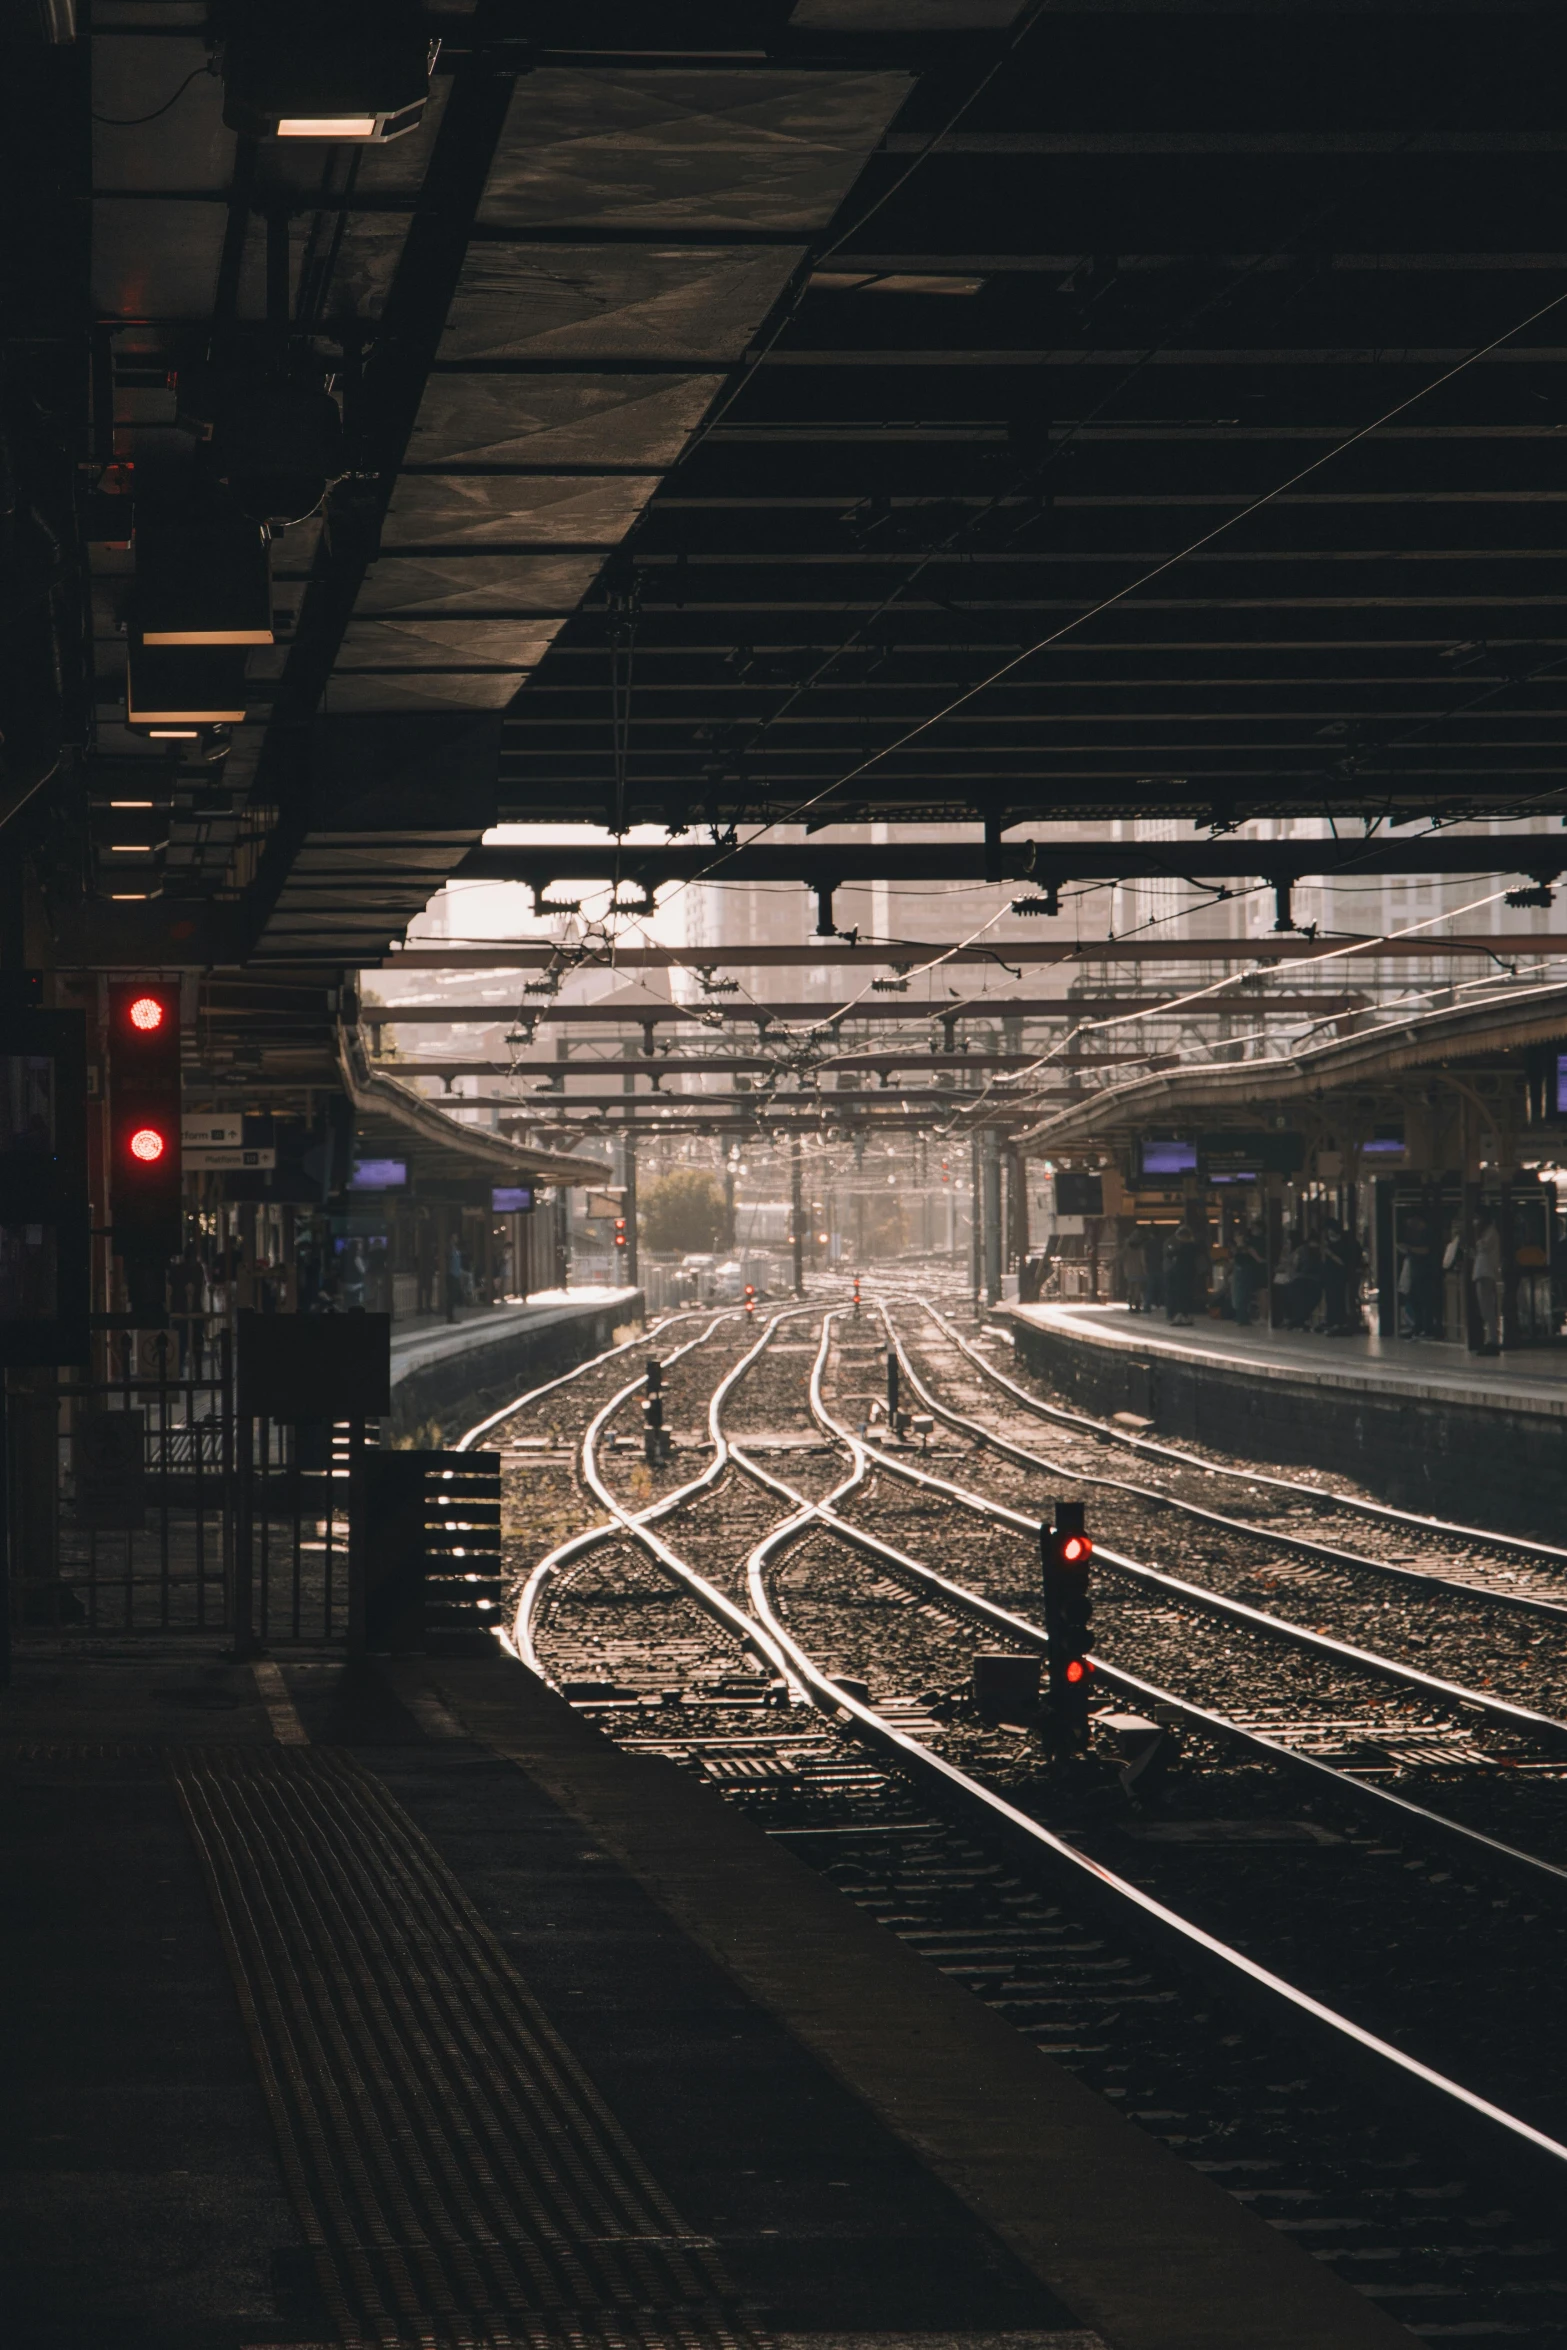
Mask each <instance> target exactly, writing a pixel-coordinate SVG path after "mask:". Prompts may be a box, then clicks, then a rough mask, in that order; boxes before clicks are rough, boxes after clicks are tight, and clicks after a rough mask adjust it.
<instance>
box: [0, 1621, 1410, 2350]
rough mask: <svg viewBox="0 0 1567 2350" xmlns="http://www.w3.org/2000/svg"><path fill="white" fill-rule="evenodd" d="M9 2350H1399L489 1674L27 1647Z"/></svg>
mask: <svg viewBox="0 0 1567 2350" xmlns="http://www.w3.org/2000/svg"><path fill="white" fill-rule="evenodd" d="M0 1785H3V1789H4V1794H3V1798H0V1869H3V1871H4V1882H5V1884H6V1887H7V1891H8V1900H7V1904H6V1925H5V1928H4V1933H3V1937H0V1939H3V1949H4V1970H3V1981H0V2017H3V2023H0V2034H3V2036H4V2038H5V2040H6V2042H7V2044H8V2053H7V2057H6V2078H7V2095H6V2112H7V2117H8V2126H7V2132H6V2147H5V2156H4V2160H3V2163H0V2338H3V2339H4V2341H5V2342H6V2344H7V2350H88V2345H89V2344H90V2345H92V2346H93V2350H101V2346H102V2345H103V2344H106V2343H113V2344H114V2345H115V2350H247V2346H252V2345H253V2346H255V2350H261V2346H262V2345H271V2346H276V2350H284V2346H285V2345H286V2346H291V2350H307V2346H309V2345H323V2346H324V2345H326V2344H329V2343H333V2342H336V2343H339V2344H342V2345H344V2346H345V2350H355V2346H368V2345H369V2344H372V2343H373V2344H375V2345H377V2350H403V2346H407V2350H412V2345H414V2344H416V2343H417V2344H420V2345H424V2346H427V2350H435V2346H437V2345H439V2346H440V2350H458V2346H459V2345H461V2346H464V2350H480V2346H485V2350H508V2346H510V2345H518V2346H521V2345H523V2344H526V2345H527V2346H528V2350H550V2346H551V2345H553V2344H557V2343H558V2344H560V2345H561V2346H562V2350H565V2346H566V2345H567V2344H570V2345H572V2346H573V2350H632V2346H636V2350H666V2346H667V2350H676V2346H677V2345H678V2346H679V2350H735V2346H736V2345H740V2344H745V2343H750V2342H757V2341H761V2342H769V2341H770V2342H772V2343H775V2344H777V2345H778V2346H779V2350H892V2346H893V2345H894V2344H896V2345H898V2350H1100V2345H1103V2346H1104V2350H1258V2346H1259V2345H1261V2344H1264V2343H1266V2344H1267V2345H1268V2346H1269V2350H1378V2346H1381V2350H1392V2345H1394V2344H1396V2343H1398V2342H1400V2341H1406V2342H1407V2340H1408V2338H1409V2337H1408V2336H1407V2335H1406V2334H1405V2333H1403V2331H1402V2330H1401V2329H1400V2328H1399V2327H1397V2326H1396V2325H1395V2324H1393V2323H1392V2321H1391V2320H1390V2319H1388V2318H1387V2317H1386V2316H1385V2315H1383V2314H1381V2313H1380V2312H1379V2311H1377V2310H1376V2309H1375V2308H1374V2307H1373V2306H1372V2304H1371V2303H1369V2302H1367V2301H1365V2300H1362V2299H1361V2298H1360V2297H1359V2296H1358V2295H1356V2294H1355V2293H1353V2292H1352V2291H1351V2290H1350V2289H1349V2288H1348V2287H1347V2286H1346V2285H1344V2284H1343V2283H1341V2282H1340V2281H1339V2280H1338V2279H1337V2278H1336V2277H1335V2276H1333V2275H1332V2274H1331V2273H1330V2272H1328V2271H1327V2270H1325V2269H1324V2268H1323V2267H1322V2266H1320V2265H1319V2264H1318V2263H1317V2262H1315V2261H1313V2260H1312V2259H1310V2258H1309V2257H1308V2256H1307V2255H1306V2253H1304V2252H1303V2251H1302V2250H1301V2249H1300V2248H1299V2247H1298V2246H1297V2245H1296V2244H1295V2243H1293V2242H1291V2241H1290V2240H1288V2239H1286V2238H1285V2237H1283V2236H1281V2235H1279V2234H1276V2233H1275V2232H1273V2231H1272V2230H1271V2229H1269V2228H1268V2227H1267V2226H1266V2225H1265V2224H1264V2223H1263V2222H1262V2221H1261V2220H1259V2219H1257V2218H1256V2217H1255V2216H1254V2215H1253V2214H1251V2213H1250V2212H1248V2211H1246V2210H1244V2209H1243V2208H1242V2207H1241V2205H1240V2204H1239V2203H1237V2202H1235V2201H1233V2200H1232V2199H1231V2198H1230V2197H1229V2196H1228V2195H1226V2194H1225V2193H1224V2192H1223V2191H1222V2190H1221V2189H1220V2188H1219V2187H1218V2186H1217V2185H1216V2184H1215V2183H1214V2182H1213V2181H1212V2180H1210V2179H1208V2178H1205V2177H1203V2176H1201V2175H1200V2174H1199V2173H1198V2172H1197V2171H1196V2170H1194V2169H1191V2168H1188V2167H1187V2166H1186V2165H1185V2164H1183V2163H1182V2162H1181V2161H1180V2160H1179V2159H1178V2158H1177V2156H1176V2155H1174V2154H1173V2153H1171V2152H1170V2151H1169V2150H1168V2149H1166V2148H1165V2147H1164V2146H1162V2145H1160V2144H1159V2143H1158V2142H1157V2141H1156V2140H1154V2139H1153V2138H1151V2137H1147V2136H1145V2135H1143V2134H1142V2133H1140V2132H1139V2131H1138V2130H1137V2129H1136V2128H1135V2127H1134V2126H1133V2125H1132V2124H1131V2123H1130V2122H1128V2121H1126V2120H1125V2119H1123V2118H1122V2117H1121V2116H1120V2115H1119V2114H1118V2113H1116V2112H1115V2111H1114V2110H1113V2109H1112V2107H1111V2106H1110V2105H1109V2104H1108V2103H1106V2102H1104V2101H1103V2100H1101V2099H1100V2098H1099V2097H1098V2096H1097V2095H1095V2094H1094V2092H1093V2091H1091V2090H1090V2089H1088V2088H1087V2087H1085V2086H1084V2085H1082V2084H1081V2083H1079V2082H1077V2081H1075V2080H1074V2079H1073V2078H1072V2077H1071V2076H1070V2075H1069V2074H1067V2073H1065V2072H1064V2071H1062V2070H1060V2069H1059V2068H1057V2067H1056V2066H1055V2065H1053V2064H1052V2063H1051V2062H1050V2061H1049V2060H1048V2059H1047V2058H1045V2057H1043V2056H1042V2055H1040V2054H1039V2053H1038V2051H1037V2050H1035V2049H1033V2048H1032V2047H1029V2046H1028V2045H1027V2044H1025V2043H1024V2042H1023V2041H1022V2040H1021V2039H1020V2038H1019V2037H1018V2036H1017V2035H1016V2034H1015V2033H1014V2031H1013V2029H1012V2027H1011V2026H1010V2025H1009V2024H1008V2023H1006V2022H1005V2021H1004V2020H1003V2019H1002V2018H1000V2017H998V2016H997V2015H995V2014H994V2013H993V2012H992V2011H991V2010H990V2009H988V2008H986V2007H985V2006H983V2005H982V2004H981V2003H980V2002H979V2001H978V2000H977V1999H976V1998H974V1997H973V1996H972V1995H971V1994H970V1993H969V1992H968V1991H967V1990H966V1989H964V1988H962V1987H961V1986H959V1985H957V1984H955V1983H954V1982H952V1981H951V1980H950V1979H948V1978H947V1977H946V1976H944V1975H943V1974H942V1973H940V1972H939V1971H937V1970H936V1969H935V1968H933V1967H931V1966H930V1965H929V1964H928V1963H927V1962H926V1961H925V1960H924V1959H923V1958H921V1957H919V1956H918V1955H916V1954H915V1953H914V1952H912V1951H911V1950H909V1949H908V1948H907V1947H906V1946H905V1945H904V1944H902V1943H901V1942H899V1941H898V1940H896V1939H895V1938H894V1936H892V1935H891V1934H889V1933H887V1932H886V1931H885V1930H884V1929H883V1928H881V1927H880V1926H879V1925H877V1924H876V1923H875V1922H874V1921H873V1920H872V1919H870V1918H868V1917H867V1916H865V1915H864V1914H863V1913H862V1912H860V1911H859V1910H857V1909H856V1908H854V1907H853V1906H852V1905H851V1904H850V1903H849V1902H847V1901H846V1900H845V1899H843V1897H842V1896H840V1895H839V1894H838V1893H837V1892H836V1891H834V1890H833V1888H832V1887H831V1886H830V1885H829V1884H827V1883H825V1882H824V1881H823V1880H822V1879H821V1878H819V1877H817V1876H815V1875H813V1874H812V1873H811V1872H810V1871H809V1870H808V1869H807V1868H805V1866H804V1865H803V1864H802V1863H800V1862H799V1861H798V1860H796V1859H795V1858H794V1857H793V1856H792V1855H791V1854H790V1853H788V1852H787V1851H785V1850H783V1849H781V1848H780V1847H779V1846H778V1845H777V1844H776V1843H774V1842H772V1841H770V1840H769V1839H768V1837H767V1836H766V1834H765V1833H764V1832H763V1830H762V1829H761V1828H760V1827H759V1826H757V1825H756V1824H755V1823H754V1822H753V1821H752V1820H750V1819H748V1818H746V1817H744V1816H742V1815H740V1814H739V1813H737V1812H735V1811H732V1810H729V1809H726V1808H725V1806H724V1804H723V1801H722V1799H721V1797H719V1796H718V1795H717V1794H716V1793H715V1792H713V1791H710V1790H709V1789H707V1788H706V1787H704V1786H703V1785H701V1784H700V1783H699V1782H697V1781H696V1780H695V1779H693V1778H690V1777H687V1776H684V1775H682V1774H681V1773H680V1772H679V1771H677V1770H676V1769H675V1767H674V1766H673V1765H671V1764H669V1763H666V1762H662V1761H657V1760H653V1759H651V1758H648V1757H644V1756H632V1755H629V1754H626V1753H624V1752H622V1751H621V1750H620V1749H619V1748H617V1747H615V1746H614V1745H612V1744H611V1743H610V1742H609V1741H607V1740H606V1739H604V1738H603V1737H602V1736H600V1735H599V1733H598V1732H596V1731H595V1730H593V1729H591V1728H590V1727H589V1726H588V1725H587V1724H586V1723H585V1722H584V1721H582V1719H581V1718H580V1717H579V1716H578V1715H576V1714H575V1713H573V1712H572V1711H571V1709H570V1708H569V1707H568V1706H567V1705H566V1704H565V1703H564V1701H562V1700H561V1699H559V1698H557V1697H556V1696H554V1695H553V1694H552V1693H551V1692H549V1691H548V1690H547V1689H545V1688H544V1687H543V1685H542V1684H540V1683H539V1682H537V1681H536V1680H534V1679H533V1678H532V1677H531V1676H530V1675H528V1674H527V1673H525V1672H524V1671H523V1669H522V1668H521V1667H520V1666H517V1665H515V1664H513V1663H512V1662H510V1660H508V1659H505V1658H504V1657H502V1656H501V1655H500V1654H499V1652H497V1654H496V1656H495V1657H494V1658H493V1659H490V1658H481V1659H476V1660H471V1661H467V1660H465V1661H463V1662H460V1663H442V1664H441V1665H439V1666H438V1667H436V1666H426V1665H424V1664H420V1663H407V1664H399V1665H389V1664H380V1665H364V1666H361V1667H359V1668H358V1669H357V1671H356V1670H351V1669H345V1668H344V1667H343V1665H342V1664H341V1663H340V1662H329V1661H327V1660H324V1659H322V1660H315V1661H312V1660H309V1659H304V1660H297V1661H290V1662H289V1663H288V1664H286V1665H283V1666H279V1665H277V1664H273V1663H270V1662H263V1663H261V1664H258V1665H254V1666H242V1665H240V1664H238V1663H236V1662H235V1661H234V1660H233V1659H232V1658H231V1657H226V1656H224V1655H223V1654H221V1653H220V1652H219V1651H218V1650H217V1649H216V1647H214V1648H212V1649H211V1650H209V1651H206V1652H197V1651H196V1650H194V1649H193V1648H192V1647H191V1646H190V1645H189V1644H186V1645H184V1646H183V1647H181V1649H180V1650H179V1651H178V1652H177V1653H176V1652H175V1651H174V1650H173V1649H172V1648H170V1647H165V1648H164V1649H162V1650H161V1651H160V1650H157V1649H154V1648H151V1647H149V1646H148V1645H146V1644H142V1645H140V1646H139V1647H138V1648H136V1650H135V1651H134V1652H132V1651H131V1650H130V1648H129V1646H128V1645H126V1646H122V1647H121V1648H120V1649H118V1650H113V1649H110V1648H107V1647H104V1648H102V1649H100V1650H99V1651H98V1652H97V1653H95V1654H83V1655H78V1656H75V1657H72V1658H71V1659H69V1660H67V1661H62V1660H61V1658H60V1657H59V1656H58V1654H56V1655H54V1656H45V1655H43V1654H42V1653H40V1654H39V1655H38V1656H36V1657H31V1656H29V1654H28V1653H27V1652H26V1651H25V1650H24V1652H23V1654H22V1656H21V1658H20V1659H19V1665H18V1677H17V1680H16V1682H15V1684H14V1686H13V1687H12V1688H11V1689H10V1690H9V1691H8V1692H7V1693H6V1694H5V1696H4V1698H3V1699H0Z"/></svg>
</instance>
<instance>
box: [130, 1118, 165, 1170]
mask: <svg viewBox="0 0 1567 2350" xmlns="http://www.w3.org/2000/svg"><path fill="white" fill-rule="evenodd" d="M167 1148H168V1143H167V1142H166V1140H165V1139H164V1137H163V1136H162V1135H161V1134H160V1133H159V1132H158V1129H157V1128H156V1126H138V1127H137V1129H136V1131H135V1133H134V1134H133V1135H132V1136H131V1157H132V1158H133V1159H140V1161H141V1163H142V1165H143V1166H144V1167H152V1166H156V1164H157V1162H158V1161H159V1159H161V1158H162V1156H163V1154H164V1152H165V1151H166V1150H167Z"/></svg>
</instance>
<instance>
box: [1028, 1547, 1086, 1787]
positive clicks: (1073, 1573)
mask: <svg viewBox="0 0 1567 2350" xmlns="http://www.w3.org/2000/svg"><path fill="white" fill-rule="evenodd" d="M1053 1521H1054V1522H1053V1523H1052V1524H1050V1525H1047V1526H1042V1527H1041V1528H1040V1530H1039V1541H1040V1549H1041V1551H1042V1553H1043V1565H1044V1582H1045V1632H1046V1635H1047V1637H1048V1639H1049V1643H1050V1650H1049V1664H1050V1724H1051V1730H1052V1734H1053V1736H1054V1738H1055V1741H1056V1743H1057V1744H1058V1745H1059V1746H1061V1747H1064V1748H1066V1749H1068V1750H1069V1751H1081V1749H1082V1748H1083V1747H1085V1746H1086V1745H1087V1744H1088V1698H1089V1691H1090V1689H1091V1688H1092V1685H1093V1673H1094V1667H1093V1661H1092V1659H1091V1658H1090V1656H1089V1654H1088V1626H1089V1621H1090V1619H1091V1617H1092V1615H1093V1603H1092V1601H1091V1600H1090V1598H1089V1595H1088V1577H1089V1569H1090V1566H1091V1563H1092V1560H1093V1555H1094V1546H1093V1543H1092V1542H1091V1541H1090V1540H1089V1537H1088V1534H1087V1532H1086V1531H1085V1529H1084V1525H1083V1504H1082V1503H1081V1502H1080V1501H1058V1502H1057V1503H1056V1504H1055V1507H1054V1511H1053Z"/></svg>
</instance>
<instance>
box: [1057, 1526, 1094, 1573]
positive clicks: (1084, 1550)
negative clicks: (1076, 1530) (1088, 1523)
mask: <svg viewBox="0 0 1567 2350" xmlns="http://www.w3.org/2000/svg"><path fill="white" fill-rule="evenodd" d="M1093 1548H1094V1546H1093V1544H1092V1543H1091V1542H1090V1541H1089V1539H1088V1536H1087V1535H1086V1534H1069V1535H1068V1536H1067V1538H1066V1540H1065V1541H1064V1542H1063V1543H1062V1545H1061V1556H1062V1558H1063V1559H1064V1560H1065V1561H1066V1563H1067V1565H1068V1566H1069V1567H1075V1566H1076V1565H1077V1564H1078V1563H1079V1561H1080V1560H1082V1559H1086V1558H1090V1557H1092V1555H1093Z"/></svg>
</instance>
